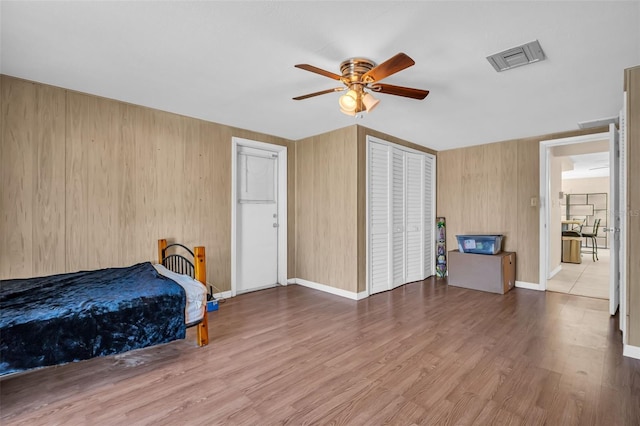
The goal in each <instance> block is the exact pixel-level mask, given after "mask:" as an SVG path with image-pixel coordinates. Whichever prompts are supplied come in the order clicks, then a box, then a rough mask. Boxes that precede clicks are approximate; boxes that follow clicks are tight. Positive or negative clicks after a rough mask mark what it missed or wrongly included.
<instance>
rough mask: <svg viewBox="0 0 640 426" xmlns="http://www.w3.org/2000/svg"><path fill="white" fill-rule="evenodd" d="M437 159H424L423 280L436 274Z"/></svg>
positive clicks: (429, 157)
mask: <svg viewBox="0 0 640 426" xmlns="http://www.w3.org/2000/svg"><path fill="white" fill-rule="evenodd" d="M435 168H436V159H435V157H432V156H429V155H426V156H425V158H424V210H423V213H424V221H423V225H424V226H423V229H424V273H423V276H422V278H423V279H424V278H427V277H430V276H432V275H434V274H435V272H436V271H435V259H436V243H435V232H434V230H435V226H436V217H435V213H436V212H435V210H436V209H435V198H434V196H435V181H436V179H435Z"/></svg>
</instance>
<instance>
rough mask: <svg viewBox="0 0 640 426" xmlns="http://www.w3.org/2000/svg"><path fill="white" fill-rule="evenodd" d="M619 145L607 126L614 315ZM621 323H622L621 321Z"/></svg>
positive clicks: (613, 308) (613, 304) (612, 128)
mask: <svg viewBox="0 0 640 426" xmlns="http://www.w3.org/2000/svg"><path fill="white" fill-rule="evenodd" d="M619 153H620V143H619V135H618V130H617V129H616V126H615V124H610V125H609V185H610V189H609V194H610V197H611V199H610V205H611V207H610V210H609V226H610V227H609V229H608V231H609V240H610V241H611V243H610V247H611V249H610V251H609V252H610V262H611V264H610V266H609V313H610V314H611V315H615V313H616V311H617V310H618V305H619V304H620V226H621V224H620V196H619V194H620V176H619V175H618V170H619V168H620V166H619V165H620V154H619ZM621 322H622V321H621Z"/></svg>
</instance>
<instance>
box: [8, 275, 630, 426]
mask: <svg viewBox="0 0 640 426" xmlns="http://www.w3.org/2000/svg"><path fill="white" fill-rule="evenodd" d="M607 309H608V302H607V301H604V300H597V299H590V298H586V297H578V296H571V295H566V294H559V293H550V292H549V293H542V292H537V291H531V290H523V289H514V290H512V291H511V292H509V293H507V294H506V295H504V296H502V295H498V294H491V293H484V292H478V291H473V290H466V289H462V288H455V287H447V286H446V285H445V284H443V281H436V280H426V281H424V282H419V283H412V284H408V285H406V286H403V287H401V288H398V289H396V290H394V291H391V292H386V293H382V294H377V295H374V296H371V297H369V298H367V299H364V300H361V301H358V302H356V301H351V300H348V299H344V298H341V297H337V296H332V295H329V294H326V293H322V292H319V291H315V290H311V289H308V288H304V287H300V286H297V285H291V286H288V287H279V288H274V289H269V290H263V291H259V292H255V293H249V294H245V295H242V296H238V297H236V298H234V299H231V300H228V301H226V302H225V303H223V304H221V305H220V310H219V311H217V312H212V313H210V314H209V315H210V316H209V321H210V322H209V324H210V329H211V331H210V336H211V343H210V345H209V346H207V347H203V348H198V347H197V346H196V345H195V337H194V332H193V331H191V330H190V335H189V336H188V338H187V339H186V340H183V341H177V342H173V343H169V344H166V345H162V346H157V347H152V348H147V349H141V350H138V351H133V352H129V353H126V354H122V355H118V356H111V357H103V358H97V359H92V360H88V361H84V362H79V363H72V364H67V365H64V366H59V367H51V368H46V369H41V370H37V371H33V372H30V373H27V374H22V375H17V376H12V377H8V378H5V379H4V380H2V381H0V397H1V400H0V409H1V413H0V422H1V423H2V424H3V425H14V424H17V425H20V424H24V425H27V424H28V425H44V424H46V425H49V424H63V425H79V424H108V425H111V424H127V425H134V424H151V423H154V424H167V425H177V424H181V425H192V424H193V425H198V424H206V425H212V424H248V425H271V424H291V425H299V424H310V423H317V424H354V425H360V424H363V425H365V424H366V425H378V424H394V425H412V424H451V425H465V424H477V425H488V424H547V425H607V426H608V425H638V424H640V360H634V359H630V358H625V357H623V356H622V345H621V342H620V340H621V335H620V333H619V332H618V331H617V325H618V324H617V320H616V319H615V318H611V317H609V314H608V311H607Z"/></svg>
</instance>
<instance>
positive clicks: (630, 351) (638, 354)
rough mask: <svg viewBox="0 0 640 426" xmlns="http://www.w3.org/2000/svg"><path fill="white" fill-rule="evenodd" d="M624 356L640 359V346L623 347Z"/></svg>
mask: <svg viewBox="0 0 640 426" xmlns="http://www.w3.org/2000/svg"><path fill="white" fill-rule="evenodd" d="M623 346H624V349H623V350H622V355H624V356H627V357H629V358H635V359H640V346H631V345H623Z"/></svg>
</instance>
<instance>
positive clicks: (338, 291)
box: [288, 278, 369, 300]
mask: <svg viewBox="0 0 640 426" xmlns="http://www.w3.org/2000/svg"><path fill="white" fill-rule="evenodd" d="M292 280H293V281H295V284H298V285H301V286H303V287H309V288H312V289H314V290H320V291H324V292H325V293H330V294H334V295H336V296H341V297H346V298H348V299H351V300H360V299H364V298H365V297H368V296H369V295H368V294H367V292H366V291H361V292H360V293H355V292H353V291H348V290H343V289H341V288H335V287H331V286H328V285H325V284H319V283H314V282H313V281H307V280H303V279H302V278H293V279H289V280H288V281H289V282H290V281H292Z"/></svg>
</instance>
